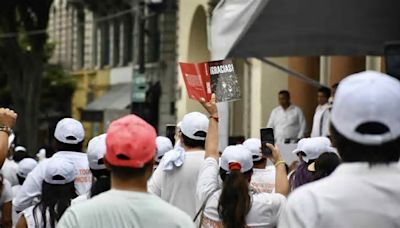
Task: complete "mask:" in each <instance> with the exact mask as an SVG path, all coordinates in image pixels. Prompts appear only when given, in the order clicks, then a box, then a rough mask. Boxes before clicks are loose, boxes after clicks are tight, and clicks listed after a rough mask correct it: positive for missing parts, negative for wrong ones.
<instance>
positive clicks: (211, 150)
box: [200, 94, 219, 161]
mask: <svg viewBox="0 0 400 228" xmlns="http://www.w3.org/2000/svg"><path fill="white" fill-rule="evenodd" d="M200 103H201V104H202V105H203V107H204V108H205V109H206V110H207V112H208V114H209V115H210V123H209V125H208V132H207V138H206V153H205V157H204V158H208V157H211V158H215V159H216V160H217V161H218V158H219V152H218V109H217V105H216V103H215V94H213V95H212V97H211V100H210V101H209V102H205V101H202V102H200Z"/></svg>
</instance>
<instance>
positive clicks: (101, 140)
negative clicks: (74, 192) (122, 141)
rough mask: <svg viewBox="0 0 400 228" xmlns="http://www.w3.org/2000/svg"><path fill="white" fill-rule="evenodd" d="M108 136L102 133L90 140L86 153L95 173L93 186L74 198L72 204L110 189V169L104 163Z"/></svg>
mask: <svg viewBox="0 0 400 228" xmlns="http://www.w3.org/2000/svg"><path fill="white" fill-rule="evenodd" d="M106 137H107V134H101V135H99V136H96V137H94V138H93V139H91V140H90V141H89V144H88V148H87V152H86V153H87V157H88V161H89V167H90V172H91V173H92V175H93V183H92V187H91V189H90V192H88V193H86V194H83V195H80V196H78V197H77V198H75V199H74V200H72V204H76V203H81V202H84V201H86V200H88V199H90V198H92V197H94V196H96V195H98V194H100V193H102V192H105V191H108V190H110V188H111V183H110V182H111V177H110V171H109V170H108V169H107V167H106V165H105V163H104V155H105V154H106V150H107V149H106Z"/></svg>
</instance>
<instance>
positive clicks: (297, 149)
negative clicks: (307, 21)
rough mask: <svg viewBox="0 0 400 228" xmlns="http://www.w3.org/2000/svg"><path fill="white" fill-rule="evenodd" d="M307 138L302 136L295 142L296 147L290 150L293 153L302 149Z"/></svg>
mask: <svg viewBox="0 0 400 228" xmlns="http://www.w3.org/2000/svg"><path fill="white" fill-rule="evenodd" d="M308 139H309V138H302V139H300V141H298V142H297V148H296V149H294V150H293V151H292V153H293V154H297V153H299V152H302V151H303V147H304V144H305V143H306V141H307V140H308Z"/></svg>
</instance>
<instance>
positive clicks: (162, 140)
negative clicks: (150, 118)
mask: <svg viewBox="0 0 400 228" xmlns="http://www.w3.org/2000/svg"><path fill="white" fill-rule="evenodd" d="M156 144H157V153H156V158H155V160H156V165H158V164H160V162H161V159H162V158H163V157H164V154H165V153H167V152H168V151H170V150H172V149H174V147H173V146H172V142H171V140H169V138H167V137H164V136H158V137H157V138H156Z"/></svg>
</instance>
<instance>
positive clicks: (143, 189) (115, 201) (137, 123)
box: [57, 115, 194, 228]
mask: <svg viewBox="0 0 400 228" xmlns="http://www.w3.org/2000/svg"><path fill="white" fill-rule="evenodd" d="M106 147H107V151H106V155H105V157H104V161H105V164H106V165H107V167H108V168H109V169H110V170H111V188H112V189H111V190H109V191H107V192H104V193H101V194H100V195H97V196H96V197H94V198H92V199H90V200H88V201H86V202H83V203H81V204H76V205H74V206H72V207H70V208H69V209H68V210H67V211H66V212H65V213H64V215H63V216H62V218H61V220H60V221H59V223H58V224H57V227H60V228H79V227H82V228H86V227H96V228H102V227H105V228H108V227H119V228H130V227H176V228H186V227H187V228H194V223H193V222H192V219H191V218H190V217H189V216H188V215H187V214H185V213H184V212H183V211H181V210H179V209H178V208H176V207H174V206H172V205H170V204H168V203H166V202H165V201H163V200H161V199H160V198H158V197H157V196H154V195H152V194H149V193H147V180H148V178H150V176H151V174H152V172H153V164H154V156H155V154H156V131H155V130H154V128H153V127H152V126H150V125H149V124H148V123H146V122H145V121H144V120H142V119H140V118H139V117H137V116H135V115H128V116H125V117H123V118H121V119H118V120H116V121H114V122H112V123H111V125H110V127H109V129H108V131H107V136H106Z"/></svg>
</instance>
